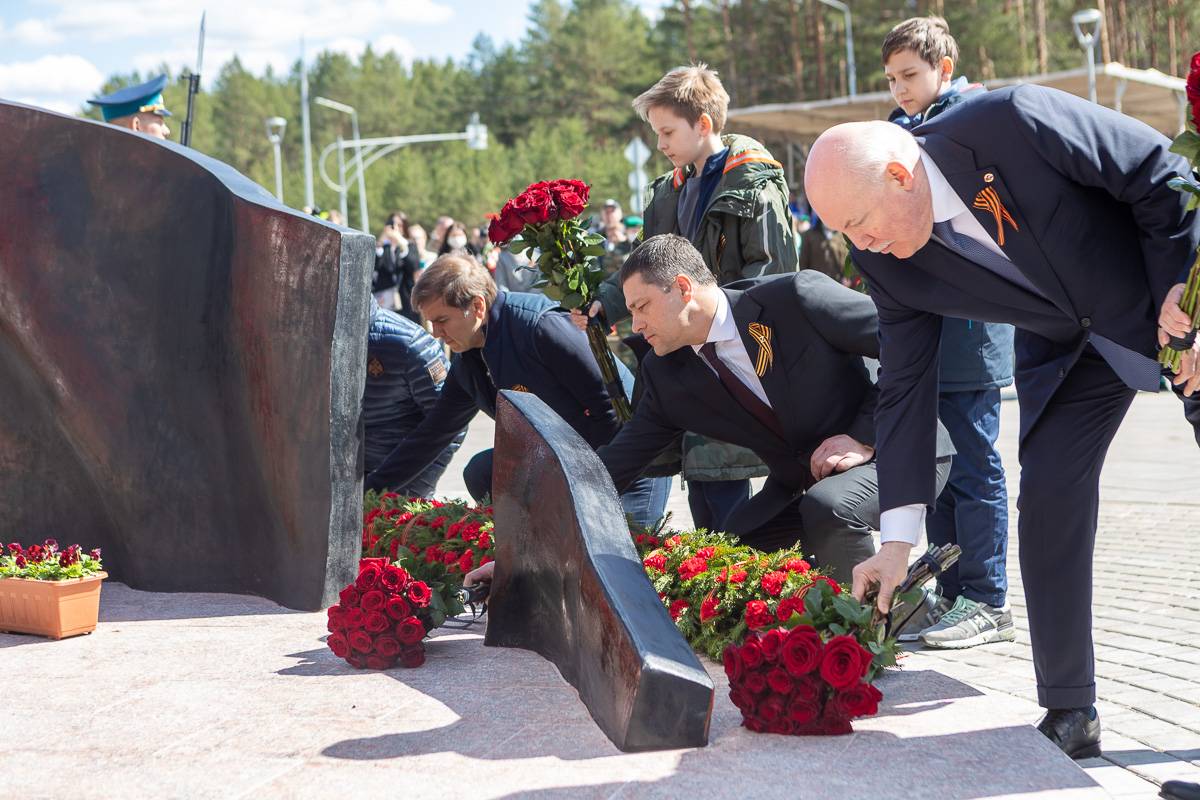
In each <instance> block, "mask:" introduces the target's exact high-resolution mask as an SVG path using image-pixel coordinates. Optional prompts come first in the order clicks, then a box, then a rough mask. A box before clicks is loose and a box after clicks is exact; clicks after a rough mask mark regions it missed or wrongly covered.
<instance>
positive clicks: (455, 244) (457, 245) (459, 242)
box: [446, 236, 467, 250]
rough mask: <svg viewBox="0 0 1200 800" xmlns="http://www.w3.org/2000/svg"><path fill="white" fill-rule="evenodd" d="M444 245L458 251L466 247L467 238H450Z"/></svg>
mask: <svg viewBox="0 0 1200 800" xmlns="http://www.w3.org/2000/svg"><path fill="white" fill-rule="evenodd" d="M446 243H447V244H449V245H450V246H451V247H452V248H454V249H455V250H458V249H461V248H463V247H466V246H467V237H465V236H451V237H450V238H449V239H447V240H446Z"/></svg>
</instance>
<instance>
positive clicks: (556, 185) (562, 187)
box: [548, 178, 591, 219]
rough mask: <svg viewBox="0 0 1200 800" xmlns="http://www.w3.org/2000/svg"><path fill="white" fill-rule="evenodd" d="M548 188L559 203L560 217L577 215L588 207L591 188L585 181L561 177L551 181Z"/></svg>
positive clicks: (566, 217) (567, 217)
mask: <svg viewBox="0 0 1200 800" xmlns="http://www.w3.org/2000/svg"><path fill="white" fill-rule="evenodd" d="M548 188H549V189H550V194H551V195H553V197H554V202H555V203H556V204H557V205H558V216H559V218H560V219H570V218H572V217H577V216H579V215H580V214H581V213H583V210H584V209H585V208H587V204H588V196H589V194H590V193H591V190H590V189H589V188H588V185H587V184H586V183H584V182H583V181H577V180H572V179H561V178H560V179H559V180H556V181H551V182H550V185H549V187H548Z"/></svg>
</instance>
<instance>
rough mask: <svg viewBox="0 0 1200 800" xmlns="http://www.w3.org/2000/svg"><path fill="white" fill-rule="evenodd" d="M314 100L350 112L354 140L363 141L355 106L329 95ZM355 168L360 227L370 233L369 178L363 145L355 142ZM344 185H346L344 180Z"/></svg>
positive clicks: (346, 112) (339, 149) (337, 109)
mask: <svg viewBox="0 0 1200 800" xmlns="http://www.w3.org/2000/svg"><path fill="white" fill-rule="evenodd" d="M313 102H314V103H316V104H317V105H319V106H325V107H326V108H331V109H333V110H334V111H341V112H342V113H343V114H349V115H350V127H351V132H352V133H353V134H354V141H355V142H359V141H361V137H360V136H359V135H358V112H357V111H355V110H354V107H353V106H348V105H346V104H345V103H339V102H338V101H337V100H330V99H329V98H327V97H314V98H313ZM339 138H341V137H339ZM341 152H342V150H341V148H340V147H339V148H338V153H339V154H340V153H341ZM354 169H355V171H356V172H357V173H358V213H359V227H360V228H361V229H362V231H363V233H370V232H371V231H370V222H369V221H368V220H367V178H366V176H365V175H364V174H363V165H362V147H361V145H358V144H355V146H354ZM342 185H343V186H344V185H345V182H344V181H343V184H342ZM342 213H343V214H345V213H346V212H345V209H343V210H342ZM347 221H349V220H347Z"/></svg>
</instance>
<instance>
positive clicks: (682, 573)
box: [679, 556, 708, 581]
mask: <svg viewBox="0 0 1200 800" xmlns="http://www.w3.org/2000/svg"><path fill="white" fill-rule="evenodd" d="M707 569H708V561H707V560H706V559H704V558H701V557H700V556H692V557H691V558H688V559H685V560H684V562H683V563H682V564H680V565H679V579H680V580H684V581H690V580H691V579H692V578H694V577H696V576H697V575H702V574H704V571H705V570H707Z"/></svg>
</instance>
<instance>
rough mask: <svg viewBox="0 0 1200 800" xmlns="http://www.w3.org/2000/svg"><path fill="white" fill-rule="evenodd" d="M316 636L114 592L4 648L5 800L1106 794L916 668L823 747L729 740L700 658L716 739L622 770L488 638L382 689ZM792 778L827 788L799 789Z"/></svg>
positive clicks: (572, 712)
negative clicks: (74, 629)
mask: <svg viewBox="0 0 1200 800" xmlns="http://www.w3.org/2000/svg"><path fill="white" fill-rule="evenodd" d="M142 616H144V617H145V618H141V617H142ZM324 621H325V620H324V615H323V614H306V613H296V612H290V611H287V610H285V609H282V608H280V607H278V606H276V605H274V604H273V603H271V602H269V601H267V600H262V599H258V598H246V597H233V596H228V595H199V594H175V595H161V594H148V593H145V592H138V591H134V590H131V589H129V588H127V587H125V586H123V585H121V584H117V583H108V584H106V585H105V587H104V590H103V595H102V600H101V625H100V627H99V628H98V629H97V630H96V632H95V633H94V634H91V635H89V636H82V637H76V638H73V639H66V640H63V641H61V642H51V641H47V640H42V639H38V638H34V637H26V636H15V635H6V634H0V671H2V672H3V674H4V675H5V676H6V677H7V678H9V680H8V681H7V682H6V684H7V688H8V690H7V691H6V702H5V709H4V714H3V716H0V797H4V798H10V797H11V798H30V799H31V800H32V799H33V798H59V797H67V796H70V797H77V798H109V797H119V798H143V797H144V798H173V797H179V798H208V797H213V798H240V797H254V798H259V797H265V798H275V797H280V798H284V797H286V798H327V797H334V796H359V797H413V798H426V797H428V798H436V797H472V798H501V797H538V798H540V797H545V798H558V797H563V798H580V797H583V798H588V797H595V798H610V797H629V798H635V797H636V798H642V797H647V798H678V797H686V796H689V795H691V796H696V797H704V798H722V797H729V798H745V797H757V796H765V795H766V794H767V793H768V792H772V793H773V792H778V791H779V790H780V789H786V788H793V787H794V788H798V789H799V791H798V792H797V794H798V795H799V796H804V797H831V798H832V797H881V798H882V797H903V796H915V795H921V796H926V797H936V798H963V799H964V800H966V798H983V797H1018V796H1019V797H1028V796H1052V797H1062V798H1075V797H1079V798H1085V797H1104V796H1106V794H1105V792H1104V791H1103V790H1101V789H1100V788H1099V787H1097V785H1096V783H1095V782H1094V781H1093V779H1092V778H1090V777H1089V776H1088V775H1087V774H1085V773H1084V772H1083V771H1082V770H1081V769H1079V768H1078V767H1077V766H1076V765H1075V764H1074V763H1073V762H1071V761H1070V760H1069V759H1067V758H1066V757H1064V756H1063V755H1062V754H1061V753H1059V752H1058V751H1057V750H1055V749H1054V748H1053V747H1051V746H1050V745H1049V744H1048V743H1047V742H1046V741H1045V740H1044V739H1042V737H1041V736H1039V735H1038V734H1037V733H1036V731H1034V730H1033V729H1032V728H1031V727H1029V726H1028V725H1027V724H1026V722H1025V720H1024V719H1023V717H1022V715H1021V714H1019V713H1013V707H1014V705H1013V703H1012V702H1011V701H1010V700H1009V699H1008V698H1005V697H1003V696H1000V695H992V694H988V693H986V692H981V691H980V690H978V689H976V688H973V687H971V686H969V685H967V684H966V683H963V682H961V681H959V680H956V679H954V678H951V677H947V676H945V675H942V674H939V673H938V672H935V671H933V670H931V669H929V668H928V665H927V664H925V663H921V662H919V661H918V660H917V659H916V658H914V659H911V661H910V665H909V666H908V667H907V668H906V669H904V670H902V671H898V672H894V673H892V674H889V675H888V676H886V677H885V678H884V679H883V680H882V683H881V688H882V690H883V692H884V695H885V702H884V706H883V708H882V709H881V712H880V714H879V715H878V716H877V717H874V718H871V719H868V720H863V721H861V722H859V723H858V724H857V725H856V728H857V732H856V733H854V734H852V735H850V736H843V737H829V738H821V737H808V738H801V737H785V736H773V735H764V734H753V733H750V732H748V731H746V730H745V729H743V728H741V727H740V726H739V724H738V723H739V721H740V720H739V715H738V712H737V710H736V709H735V708H734V707H733V705H732V704H731V703H730V702H729V701H728V699H727V697H726V694H727V692H728V685H727V683H726V681H725V677H724V674H723V673H722V671H721V669H720V668H719V666H717V665H715V664H712V663H707V664H706V666H707V668H708V669H709V672H710V673H711V674H712V677H713V680H714V683H716V684H717V686H718V694H717V698H716V704H715V708H714V713H713V722H712V733H711V739H710V745H709V746H708V747H706V748H697V749H690V750H674V751H667V752H659V753H637V754H623V753H621V752H620V751H618V750H617V749H616V748H615V747H613V745H612V744H611V743H610V742H609V741H608V739H607V738H605V737H604V735H603V734H602V733H601V732H600V730H599V728H598V727H597V726H596V725H595V724H594V723H593V722H592V720H591V718H590V717H589V716H588V713H587V711H586V709H585V708H584V706H583V704H582V703H581V702H580V701H579V697H578V695H577V694H576V692H575V691H574V689H572V688H571V687H570V685H569V684H567V683H566V682H565V681H564V680H563V679H562V678H561V677H560V676H559V674H558V672H557V670H556V669H555V668H554V666H553V665H551V664H550V663H549V662H547V661H545V660H543V659H542V658H541V657H539V656H537V655H535V654H533V653H530V652H526V651H521V650H510V649H502V648H484V647H483V643H482V628H481V626H480V625H476V626H474V627H471V628H468V629H466V630H448V629H443V630H441V631H439V632H438V634H437V635H436V636H435V637H434V638H433V639H432V641H431V642H430V643H429V645H428V661H427V662H426V665H425V666H424V667H422V668H420V669H416V670H404V669H396V670H392V671H389V672H384V673H379V672H360V671H357V670H354V669H352V668H350V667H349V666H348V665H346V664H345V663H344V662H342V661H340V660H338V659H336V658H335V657H334V656H333V654H332V653H330V652H329V650H328V649H327V648H326V647H325V646H324V644H323V639H324V635H325V631H324ZM15 687H19V688H15ZM1017 764H1019V765H1020V768H1019V769H1015V768H1014V766H1013V765H1017ZM805 766H811V767H812V768H814V769H819V770H820V771H821V773H822V775H821V778H820V779H805V778H801V781H802V782H803V783H802V784H801V785H800V786H799V787H797V785H796V781H797V778H798V777H800V776H802V775H803V774H804V767H805ZM1154 766H1157V765H1146V768H1147V769H1149V768H1151V767H1154ZM965 776H970V780H964V777H965ZM731 778H733V780H730V779H731Z"/></svg>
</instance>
